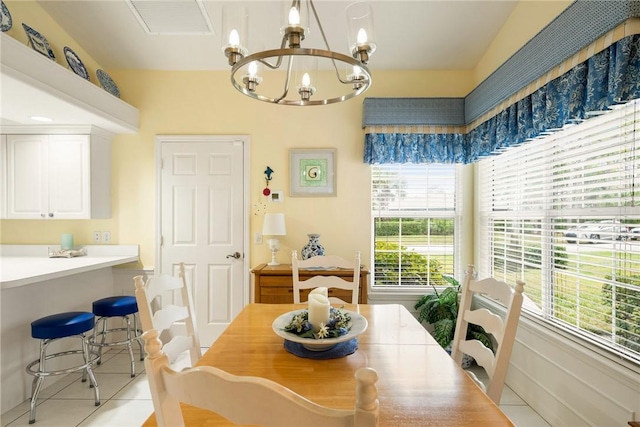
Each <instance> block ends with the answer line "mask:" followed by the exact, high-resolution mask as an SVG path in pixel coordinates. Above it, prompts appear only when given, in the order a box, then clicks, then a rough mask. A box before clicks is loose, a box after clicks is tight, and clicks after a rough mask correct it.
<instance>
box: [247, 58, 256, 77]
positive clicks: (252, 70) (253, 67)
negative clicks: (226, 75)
mask: <svg viewBox="0 0 640 427" xmlns="http://www.w3.org/2000/svg"><path fill="white" fill-rule="evenodd" d="M256 74H258V64H256V61H253V62H252V63H251V64H249V77H255V76H256Z"/></svg>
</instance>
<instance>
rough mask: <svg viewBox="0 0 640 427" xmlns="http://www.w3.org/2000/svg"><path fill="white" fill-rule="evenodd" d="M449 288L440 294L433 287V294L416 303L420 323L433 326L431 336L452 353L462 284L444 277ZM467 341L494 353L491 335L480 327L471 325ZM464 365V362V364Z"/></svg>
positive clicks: (451, 278)
mask: <svg viewBox="0 0 640 427" xmlns="http://www.w3.org/2000/svg"><path fill="white" fill-rule="evenodd" d="M442 278H443V279H444V280H446V281H447V283H448V284H449V286H447V287H446V288H445V289H443V290H442V291H441V292H438V289H437V288H436V287H435V286H434V285H431V287H432V288H433V293H430V294H426V295H423V296H421V297H420V298H419V299H418V302H416V305H415V308H416V309H419V310H420V311H419V315H418V321H419V322H421V323H422V322H424V321H426V322H427V323H429V324H431V325H432V326H433V332H432V333H431V335H432V336H433V337H434V338H435V340H436V341H437V342H438V344H440V345H441V346H442V348H444V349H445V350H447V351H448V352H451V341H453V336H454V334H455V331H456V321H457V319H458V309H459V307H460V282H458V280H456V279H455V278H454V277H453V276H449V275H445V274H443V275H442ZM467 339H476V340H478V341H480V342H481V343H482V344H484V345H485V346H486V347H488V348H490V349H491V351H494V348H493V341H492V340H491V336H490V334H488V333H487V332H485V330H484V329H483V328H482V327H481V326H478V325H474V324H472V323H470V324H469V328H468V330H467ZM463 365H464V362H463Z"/></svg>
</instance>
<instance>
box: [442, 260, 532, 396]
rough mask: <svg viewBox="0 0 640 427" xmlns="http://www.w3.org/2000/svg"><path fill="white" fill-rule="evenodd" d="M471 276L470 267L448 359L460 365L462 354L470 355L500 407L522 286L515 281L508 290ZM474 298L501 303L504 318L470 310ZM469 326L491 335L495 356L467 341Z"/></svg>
mask: <svg viewBox="0 0 640 427" xmlns="http://www.w3.org/2000/svg"><path fill="white" fill-rule="evenodd" d="M474 276H475V269H474V267H473V266H472V265H470V266H469V268H468V269H467V272H466V275H465V278H464V281H463V283H462V287H461V290H460V292H461V295H460V307H459V311H458V319H457V322H456V329H455V334H454V337H453V342H452V345H451V357H453V359H454V360H455V361H456V363H458V364H460V363H462V356H463V355H464V354H468V355H469V356H472V357H473V358H474V359H475V360H476V362H477V363H478V365H479V366H482V367H483V368H484V369H485V371H486V372H487V375H488V377H489V383H488V386H487V387H486V393H487V395H488V396H489V398H491V400H493V401H494V402H495V403H496V404H497V405H499V404H500V398H501V396H502V389H503V388H504V381H505V378H506V375H507V369H508V367H509V360H510V358H511V351H512V349H513V343H514V341H515V336H516V330H517V328H518V321H519V319H520V312H521V310H522V300H523V297H522V292H523V291H524V285H525V284H524V282H522V281H520V280H517V281H516V285H515V287H511V286H510V285H509V284H507V283H505V282H503V281H499V280H496V279H494V278H487V279H483V280H475V279H474ZM474 295H484V296H488V297H490V298H491V299H493V300H496V301H499V302H500V303H501V304H503V305H504V306H505V307H506V314H505V315H504V318H502V317H500V316H498V315H497V314H495V313H492V312H491V311H489V310H488V309H486V308H480V309H473V308H472V302H473V298H474ZM469 324H474V325H478V326H482V328H483V329H484V330H485V331H486V332H488V333H490V334H491V336H492V338H493V339H494V341H495V344H496V345H497V348H496V350H495V354H494V352H492V351H491V350H490V349H489V348H487V347H485V346H484V345H483V344H482V343H481V342H480V341H478V340H474V339H470V340H467V332H468V330H469Z"/></svg>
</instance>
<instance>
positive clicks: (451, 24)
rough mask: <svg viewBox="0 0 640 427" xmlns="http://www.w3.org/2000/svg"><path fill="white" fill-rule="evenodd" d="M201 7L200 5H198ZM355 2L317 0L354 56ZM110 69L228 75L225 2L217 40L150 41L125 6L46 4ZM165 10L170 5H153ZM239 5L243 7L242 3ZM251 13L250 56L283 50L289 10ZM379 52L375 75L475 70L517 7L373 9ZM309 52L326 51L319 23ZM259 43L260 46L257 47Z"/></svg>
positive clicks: (271, 6) (328, 28) (262, 8)
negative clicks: (350, 19)
mask: <svg viewBox="0 0 640 427" xmlns="http://www.w3.org/2000/svg"><path fill="white" fill-rule="evenodd" d="M192 1H193V0H192ZM351 2H352V1H351V0H316V1H315V2H314V4H315V5H316V10H317V12H318V15H319V17H320V21H321V22H322V25H323V27H324V30H325V33H326V35H327V38H328V42H329V46H330V47H331V48H332V50H334V51H338V52H342V53H345V54H346V53H347V20H346V12H345V9H346V7H347V5H349V4H350V3H351ZM39 3H40V4H41V6H42V7H43V8H44V9H45V10H46V11H47V13H49V14H50V15H51V16H52V17H53V19H54V20H56V21H57V22H58V24H60V25H61V26H62V27H63V28H64V29H65V30H66V31H67V32H68V33H69V34H70V35H71V36H72V37H73V38H74V40H76V41H77V42H78V44H80V45H81V46H82V48H83V49H84V50H85V51H87V52H89V53H90V54H91V56H92V57H93V58H94V59H95V60H96V61H97V62H98V63H99V64H100V65H101V66H102V67H103V68H105V69H107V70H108V69H156V70H224V69H228V68H229V66H228V64H227V60H226V58H225V56H224V54H223V53H222V50H221V43H220V33H221V22H222V21H221V19H222V18H221V10H222V6H223V5H224V4H225V3H224V2H222V1H212V0H203V4H204V7H205V10H206V12H207V14H208V17H209V19H210V21H211V23H212V25H213V27H214V31H215V32H216V33H215V34H213V35H150V34H147V32H145V31H144V30H143V28H142V26H141V25H140V23H139V22H138V20H137V19H136V17H135V16H134V14H133V13H132V11H131V8H130V7H129V6H128V4H127V3H126V2H125V1H124V0H106V1H103V0H91V1H87V0H84V1H58V0H45V1H40V2H39ZM153 3H155V4H157V5H158V6H159V7H163V6H166V2H164V3H165V4H164V5H163V2H162V1H156V2H153ZM235 3H240V0H236V1H235ZM242 3H245V4H246V5H247V7H248V10H249V28H250V33H249V49H250V50H258V49H259V50H262V49H271V48H276V47H279V44H280V37H281V36H280V32H279V28H280V25H281V18H280V15H281V4H280V3H279V2H277V1H273V0H262V1H242ZM369 3H370V4H371V5H372V8H373V14H374V24H375V39H376V42H377V46H378V50H377V51H376V52H375V54H374V55H373V57H372V58H371V60H370V62H369V66H370V69H371V70H372V71H375V70H383V69H472V68H474V67H475V65H476V64H477V63H478V61H479V60H480V58H481V57H482V54H483V53H484V52H485V51H486V49H487V48H488V46H489V44H490V43H491V41H492V40H493V38H494V37H495V36H496V34H497V33H498V31H499V30H500V28H501V27H502V25H503V24H504V22H505V21H506V20H507V18H508V17H509V15H510V13H511V12H512V11H513V8H514V7H515V4H516V3H517V1H497V0H492V1H484V0H470V1H456V0H440V1H434V0H431V1H404V0H403V1H400V0H396V1H393V0H386V1H379V0H378V1H376V0H374V1H370V2H369ZM310 27H311V34H310V35H309V36H308V37H307V39H306V40H305V41H304V42H303V47H307V48H312V47H316V48H320V47H323V46H322V39H321V38H320V35H319V31H318V28H317V26H316V25H315V22H314V21H311V26H310ZM256 41H258V42H256Z"/></svg>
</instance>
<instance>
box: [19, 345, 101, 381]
mask: <svg viewBox="0 0 640 427" xmlns="http://www.w3.org/2000/svg"><path fill="white" fill-rule="evenodd" d="M83 353H84V352H83V351H82V350H69V351H61V352H59V353H53V354H48V355H47V356H46V357H45V358H44V360H49V359H53V358H54V357H60V356H68V355H72V354H83ZM89 354H90V355H91V356H95V357H92V358H90V359H89V360H88V361H87V363H84V364H82V365H78V366H72V367H69V368H67V369H61V370H58V371H40V370H35V369H33V367H34V366H35V365H39V364H40V359H38V360H34V361H33V362H31V363H29V364H28V365H27V368H26V371H27V374H29V375H33V376H39V377H47V376H49V375H62V374H70V373H72V372H76V371H80V370H84V369H87V368H93V367H94V366H95V364H96V362H97V361H98V353H96V352H94V351H90V352H89Z"/></svg>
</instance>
